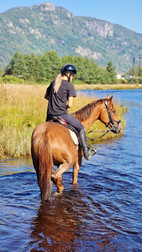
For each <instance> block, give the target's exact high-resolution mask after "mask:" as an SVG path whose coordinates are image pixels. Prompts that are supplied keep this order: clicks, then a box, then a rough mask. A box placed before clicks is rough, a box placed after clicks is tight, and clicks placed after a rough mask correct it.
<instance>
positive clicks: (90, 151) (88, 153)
mask: <svg viewBox="0 0 142 252" xmlns="http://www.w3.org/2000/svg"><path fill="white" fill-rule="evenodd" d="M79 142H80V146H81V148H82V150H83V155H84V157H85V159H87V160H89V159H91V157H92V156H93V155H94V154H96V149H95V148H93V147H91V146H88V145H87V141H86V134H85V131H84V129H82V130H81V131H80V132H79Z"/></svg>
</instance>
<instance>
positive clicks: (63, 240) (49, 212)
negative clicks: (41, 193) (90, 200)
mask: <svg viewBox="0 0 142 252" xmlns="http://www.w3.org/2000/svg"><path fill="white" fill-rule="evenodd" d="M31 226H32V227H31V229H32V231H31V237H30V239H31V242H30V249H32V250H31V251H38V249H39V248H42V251H93V248H94V249H96V248H97V247H98V248H105V247H106V246H107V248H109V247H110V246H111V248H113V249H116V248H117V245H116V244H115V243H113V242H112V240H113V239H114V236H115V235H116V234H117V233H116V232H114V231H112V230H109V229H108V228H107V227H106V226H105V225H104V224H103V222H102V221H101V220H100V219H99V216H98V215H97V213H96V216H95V213H94V212H93V211H92V210H91V208H90V207H89V205H88V204H87V203H86V201H85V199H84V192H81V191H80V189H79V190H78V189H77V188H76V189H75V190H70V191H66V192H64V193H63V194H62V195H59V196H57V197H54V199H53V200H52V202H51V203H50V204H47V203H46V202H42V204H41V206H40V208H39V211H38V213H37V217H36V218H35V219H34V221H33V222H32V225H31ZM83 247H84V249H85V250H81V248H83ZM43 248H44V250H43Z"/></svg>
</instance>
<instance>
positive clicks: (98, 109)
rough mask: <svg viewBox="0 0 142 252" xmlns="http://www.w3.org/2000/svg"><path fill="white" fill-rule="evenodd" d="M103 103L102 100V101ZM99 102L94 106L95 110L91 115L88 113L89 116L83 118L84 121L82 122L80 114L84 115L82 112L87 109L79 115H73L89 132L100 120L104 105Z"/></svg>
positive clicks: (85, 108)
mask: <svg viewBox="0 0 142 252" xmlns="http://www.w3.org/2000/svg"><path fill="white" fill-rule="evenodd" d="M101 101H102V100H101ZM101 101H98V102H96V103H95V102H94V104H95V105H93V103H92V106H93V109H92V112H91V113H88V116H87V117H85V119H84V118H82V120H80V113H82V110H84V112H85V110H87V107H84V108H83V109H82V110H80V111H78V113H77V114H75V113H74V114H73V115H74V116H75V117H76V118H77V119H78V120H79V121H80V122H81V123H82V124H83V126H84V128H85V130H87V129H88V128H89V127H90V126H91V125H92V124H93V123H94V122H95V121H96V120H98V119H99V116H100V113H101V110H102V104H103V102H101Z"/></svg>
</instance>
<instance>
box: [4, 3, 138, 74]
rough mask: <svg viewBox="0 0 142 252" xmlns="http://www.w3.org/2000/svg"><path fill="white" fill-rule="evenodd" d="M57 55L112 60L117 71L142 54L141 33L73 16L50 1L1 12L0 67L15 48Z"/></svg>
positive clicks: (126, 68)
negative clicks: (54, 52)
mask: <svg viewBox="0 0 142 252" xmlns="http://www.w3.org/2000/svg"><path fill="white" fill-rule="evenodd" d="M48 50H55V51H56V52H57V54H58V55H59V56H61V57H62V56H64V55H70V54H72V55H81V56H83V57H88V58H92V59H94V60H95V62H97V63H99V64H100V65H102V66H106V65H107V63H108V61H109V60H111V61H112V62H113V65H114V66H115V67H116V70H117V71H126V70H128V69H129V68H131V67H132V63H133V58H134V57H135V58H136V59H139V58H140V57H142V34H138V33H136V32H133V31H131V30H128V29H126V28H125V27H122V26H120V25H116V24H111V23H109V22H107V21H103V20H98V19H96V18H91V17H78V16H74V15H73V14H72V13H71V12H69V11H68V10H67V9H65V8H62V7H57V6H54V5H53V4H50V3H44V4H41V5H34V6H32V7H30V8H29V7H23V8H13V9H10V10H8V11H6V12H4V13H0V67H1V68H2V67H4V66H6V65H7V64H8V63H9V61H10V59H11V58H12V56H13V54H14V52H15V51H18V52H20V53H23V54H31V53H34V54H36V55H39V54H44V53H45V52H46V51H48Z"/></svg>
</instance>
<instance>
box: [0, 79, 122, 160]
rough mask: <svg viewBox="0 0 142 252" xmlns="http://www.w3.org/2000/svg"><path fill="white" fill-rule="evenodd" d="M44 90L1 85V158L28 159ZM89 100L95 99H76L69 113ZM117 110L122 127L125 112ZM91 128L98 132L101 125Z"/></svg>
mask: <svg viewBox="0 0 142 252" xmlns="http://www.w3.org/2000/svg"><path fill="white" fill-rule="evenodd" d="M45 91H46V86H45V85H43V86H42V85H14V84H2V85H1V86H0V158H6V157H7V158H8V157H13V158H19V157H21V156H30V148H31V135H32V132H33V130H34V128H35V127H36V126H37V125H38V124H40V123H42V122H44V121H45V118H46V110H47V101H46V100H45V99H44V94H45ZM92 99H94V97H92V98H88V97H87V96H83V97H80V96H79V97H78V98H75V99H74V105H73V107H72V109H70V110H69V112H70V113H71V112H74V111H76V110H78V109H80V108H81V107H83V106H84V105H86V104H87V103H89V102H91V101H92ZM117 109H118V112H119V114H120V117H121V120H123V124H124V119H123V116H122V115H123V113H124V112H125V111H124V108H123V109H122V107H120V106H119V107H118V108H117ZM92 128H93V129H95V130H97V129H99V130H101V129H103V125H102V124H99V123H98V122H96V123H95V124H94V125H93V126H92V127H91V129H92ZM109 134H110V133H109ZM89 136H90V137H92V136H91V135H89ZM114 136H115V135H114ZM114 136H113V137H114ZM111 137H112V136H111ZM107 138H108V136H107Z"/></svg>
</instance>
